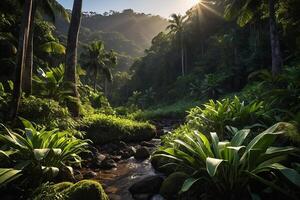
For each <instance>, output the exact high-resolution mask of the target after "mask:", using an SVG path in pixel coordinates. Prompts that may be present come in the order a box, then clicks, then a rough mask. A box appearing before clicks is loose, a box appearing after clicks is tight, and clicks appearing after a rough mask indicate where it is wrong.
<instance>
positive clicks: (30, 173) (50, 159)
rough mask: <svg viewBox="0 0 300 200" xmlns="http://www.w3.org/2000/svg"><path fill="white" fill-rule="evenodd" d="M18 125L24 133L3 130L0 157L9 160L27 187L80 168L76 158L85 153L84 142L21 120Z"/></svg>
mask: <svg viewBox="0 0 300 200" xmlns="http://www.w3.org/2000/svg"><path fill="white" fill-rule="evenodd" d="M22 122H23V124H24V126H25V130H24V131H21V132H20V133H16V132H13V131H11V130H8V129H7V128H5V127H4V131H3V132H1V134H0V142H1V143H3V144H4V145H3V146H2V147H1V150H2V151H0V155H1V156H4V157H6V158H9V160H10V161H11V163H14V164H15V166H16V167H17V168H20V169H22V174H23V175H24V177H25V179H27V180H29V181H30V183H31V184H33V183H39V182H40V181H44V180H47V179H52V178H54V177H55V176H57V175H58V173H59V172H60V171H61V170H68V171H69V172H70V173H71V174H72V173H73V169H72V167H71V166H70V165H74V164H77V165H80V163H81V158H80V156H79V154H80V153H83V152H88V151H87V147H88V141H86V140H81V139H77V138H75V137H73V136H71V135H70V134H69V133H68V132H59V131H58V130H57V129H54V130H52V131H46V130H45V128H42V129H36V128H35V127H34V126H33V125H32V124H31V123H30V122H29V121H27V120H25V119H23V120H22Z"/></svg>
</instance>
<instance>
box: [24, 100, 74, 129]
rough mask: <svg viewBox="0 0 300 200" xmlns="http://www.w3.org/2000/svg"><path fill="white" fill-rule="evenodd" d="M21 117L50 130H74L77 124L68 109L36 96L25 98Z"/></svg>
mask: <svg viewBox="0 0 300 200" xmlns="http://www.w3.org/2000/svg"><path fill="white" fill-rule="evenodd" d="M19 116H21V117H23V118H25V119H28V120H29V121H32V122H34V123H36V124H41V125H44V126H47V127H48V128H50V129H51V128H57V127H58V128H60V129H62V130H67V129H71V128H74V127H75V125H76V122H75V121H74V120H73V119H72V118H71V115H70V113H69V111H68V109H67V108H66V107H63V106H61V105H59V103H58V102H56V101H54V100H51V99H41V98H37V97H34V96H29V97H27V98H23V99H22V101H21V105H20V110H19Z"/></svg>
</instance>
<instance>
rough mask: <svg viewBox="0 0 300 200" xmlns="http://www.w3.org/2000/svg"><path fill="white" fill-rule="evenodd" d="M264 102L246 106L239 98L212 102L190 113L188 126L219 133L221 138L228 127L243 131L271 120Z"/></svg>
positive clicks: (206, 132)
mask: <svg viewBox="0 0 300 200" xmlns="http://www.w3.org/2000/svg"><path fill="white" fill-rule="evenodd" d="M267 111H268V109H266V107H265V105H264V103H263V102H252V103H248V104H246V103H245V102H244V101H240V99H239V98H238V97H235V98H234V99H233V100H231V99H223V100H222V101H213V100H210V101H209V103H206V104H203V106H202V107H196V108H193V109H191V110H190V111H189V115H188V116H187V121H188V125H189V126H190V127H191V128H193V129H196V130H199V131H201V132H203V133H205V134H209V132H217V133H218V134H219V136H220V137H221V138H224V137H225V136H226V134H229V132H226V126H232V127H236V128H238V129H242V128H244V127H246V126H247V125H254V124H260V125H263V124H264V121H265V120H266V119H267V118H269V116H268V115H267Z"/></svg>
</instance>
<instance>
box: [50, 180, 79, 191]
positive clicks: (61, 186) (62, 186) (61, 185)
mask: <svg viewBox="0 0 300 200" xmlns="http://www.w3.org/2000/svg"><path fill="white" fill-rule="evenodd" d="M73 185H74V183H71V182H62V183H57V184H55V185H53V189H54V190H55V191H56V192H62V191H64V190H66V189H68V188H70V187H72V186H73Z"/></svg>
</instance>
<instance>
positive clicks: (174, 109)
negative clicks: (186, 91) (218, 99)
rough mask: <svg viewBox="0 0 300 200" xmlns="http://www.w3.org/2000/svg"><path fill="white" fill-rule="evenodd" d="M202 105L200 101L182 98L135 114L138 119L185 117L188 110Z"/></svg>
mask: <svg viewBox="0 0 300 200" xmlns="http://www.w3.org/2000/svg"><path fill="white" fill-rule="evenodd" d="M198 105H200V101H196V100H181V101H178V102H176V103H173V104H171V105H159V106H156V107H153V108H149V109H147V110H144V111H139V112H136V113H135V114H133V118H134V119H136V120H153V119H155V120H159V119H183V118H185V117H186V116H187V114H188V113H187V110H189V109H191V108H193V107H195V106H198Z"/></svg>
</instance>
